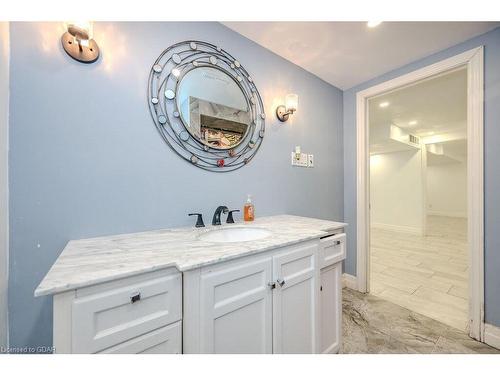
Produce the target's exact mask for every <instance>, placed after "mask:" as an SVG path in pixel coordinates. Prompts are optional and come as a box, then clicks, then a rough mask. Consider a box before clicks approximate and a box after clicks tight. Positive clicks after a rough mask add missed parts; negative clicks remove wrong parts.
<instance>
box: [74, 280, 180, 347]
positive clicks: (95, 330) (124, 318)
mask: <svg viewBox="0 0 500 375" xmlns="http://www.w3.org/2000/svg"><path fill="white" fill-rule="evenodd" d="M89 289H90V292H88V291H87V292H85V291H83V292H81V293H80V295H81V296H78V297H77V298H76V299H75V300H74V301H73V306H72V330H73V335H72V336H73V340H72V346H73V352H75V353H96V352H99V351H101V350H104V349H106V348H110V347H112V346H115V345H118V344H121V343H124V342H125V341H128V340H130V339H132V338H135V337H138V336H140V335H143V334H145V333H148V332H151V331H153V330H155V329H157V328H161V327H164V326H166V325H168V324H170V323H173V322H176V321H178V320H180V319H181V303H182V275H181V274H180V273H179V272H175V273H172V272H165V273H158V272H155V273H154V274H152V275H149V276H148V275H146V276H145V277H141V278H130V279H123V280H120V281H119V282H114V283H113V284H112V285H111V286H109V285H106V284H104V285H103V286H102V287H100V288H89Z"/></svg>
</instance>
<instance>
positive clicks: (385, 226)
mask: <svg viewBox="0 0 500 375" xmlns="http://www.w3.org/2000/svg"><path fill="white" fill-rule="evenodd" d="M370 227H371V228H375V229H383V230H390V231H394V232H403V233H408V234H416V235H419V236H421V235H422V229H421V228H416V227H408V226H404V225H392V224H383V223H370Z"/></svg>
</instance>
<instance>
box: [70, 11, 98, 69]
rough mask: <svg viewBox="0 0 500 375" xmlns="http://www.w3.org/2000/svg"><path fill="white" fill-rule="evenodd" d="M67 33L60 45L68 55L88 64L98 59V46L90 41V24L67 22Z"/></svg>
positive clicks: (86, 22) (93, 41) (87, 22)
mask: <svg viewBox="0 0 500 375" xmlns="http://www.w3.org/2000/svg"><path fill="white" fill-rule="evenodd" d="M66 26H67V29H68V31H67V32H65V33H64V34H63V36H62V37H61V43H62V45H63V48H64V50H65V51H66V53H67V54H68V55H70V56H71V57H72V58H74V59H75V60H77V61H80V62H82V63H86V64H90V63H93V62H94V61H96V60H97V59H98V58H99V46H98V45H97V43H96V42H95V40H94V39H92V23H91V22H89V21H85V22H68V23H67V24H66Z"/></svg>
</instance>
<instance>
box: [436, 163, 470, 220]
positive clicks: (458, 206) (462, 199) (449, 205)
mask: <svg viewBox="0 0 500 375" xmlns="http://www.w3.org/2000/svg"><path fill="white" fill-rule="evenodd" d="M427 214H428V215H440V216H450V217H461V218H466V217H467V165H466V163H458V162H457V163H446V164H434V165H428V166H427Z"/></svg>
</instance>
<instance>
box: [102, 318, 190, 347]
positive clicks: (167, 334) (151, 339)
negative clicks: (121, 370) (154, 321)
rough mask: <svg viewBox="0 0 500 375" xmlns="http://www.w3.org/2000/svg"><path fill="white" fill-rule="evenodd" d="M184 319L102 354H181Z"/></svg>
mask: <svg viewBox="0 0 500 375" xmlns="http://www.w3.org/2000/svg"><path fill="white" fill-rule="evenodd" d="M181 335H182V321H178V322H176V323H173V324H170V325H168V326H166V327H163V328H159V329H156V330H154V331H152V332H149V333H146V334H145V335H142V336H139V337H136V338H134V339H132V340H129V341H126V342H124V343H122V344H119V345H117V346H114V347H112V348H109V349H106V350H104V351H102V352H100V353H102V354H180V353H181V352H182V336H181Z"/></svg>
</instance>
